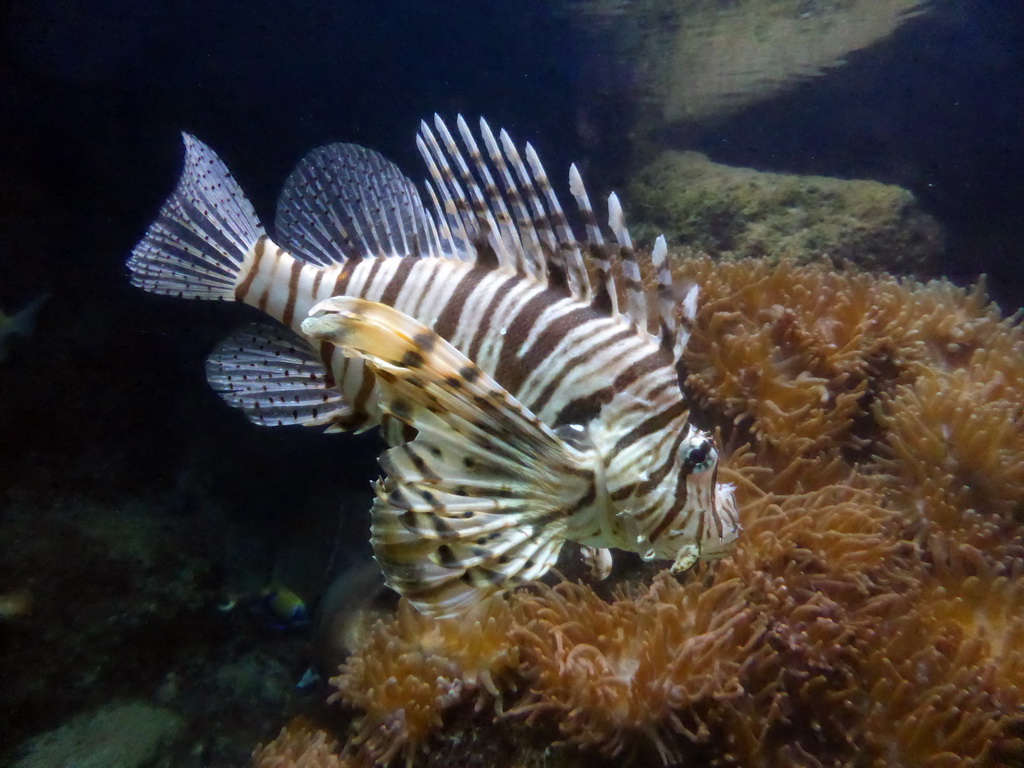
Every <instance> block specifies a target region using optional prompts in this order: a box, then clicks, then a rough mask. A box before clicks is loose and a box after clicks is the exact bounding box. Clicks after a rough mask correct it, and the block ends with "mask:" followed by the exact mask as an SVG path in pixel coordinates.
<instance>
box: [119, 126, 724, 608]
mask: <svg viewBox="0 0 1024 768" xmlns="http://www.w3.org/2000/svg"><path fill="white" fill-rule="evenodd" d="M457 130H458V133H459V135H460V137H461V139H462V146H461V147H460V145H459V144H458V143H457V142H456V141H455V139H454V137H453V136H452V134H451V133H450V132H449V130H448V128H447V127H446V126H445V124H444V123H443V122H442V121H441V120H440V119H439V118H435V121H434V127H433V129H432V128H431V127H430V126H428V125H427V124H426V123H424V124H422V126H421V132H420V135H419V137H418V139H417V144H418V146H419V149H420V152H421V154H422V155H423V158H424V160H425V161H426V163H427V167H428V169H429V172H430V176H431V182H428V183H427V185H426V188H427V192H428V195H429V199H430V201H431V203H432V212H428V210H427V209H426V208H425V207H424V205H423V203H422V202H421V199H420V197H419V195H418V193H417V191H416V188H415V187H414V185H413V184H412V183H411V182H410V181H409V180H408V179H407V178H406V177H405V176H404V175H402V173H401V172H400V171H399V170H398V168H397V167H396V166H395V165H393V164H392V163H390V162H389V161H387V160H385V159H384V158H383V157H382V156H381V155H379V154H377V153H376V152H373V151H371V150H368V149H364V148H362V147H358V146H355V145H350V144H332V145H328V146H326V147H321V148H319V149H317V150H314V151H313V152H311V153H310V154H309V155H307V156H306V158H304V159H303V161H302V162H301V163H300V165H299V167H298V168H297V169H296V170H295V171H294V172H293V173H292V175H291V176H290V177H289V179H288V181H287V183H286V186H285V189H284V192H283V193H282V195H281V198H280V201H279V203H278V212H277V220H276V227H275V232H276V237H277V239H278V241H279V243H280V244H278V242H274V241H272V240H271V239H270V238H269V237H268V236H267V234H266V232H265V231H264V229H263V227H262V225H261V224H260V223H259V220H258V219H257V218H256V215H255V213H254V211H253V208H252V206H251V205H250V204H249V202H248V201H247V200H246V198H245V197H244V195H243V194H242V192H241V190H240V189H239V187H238V185H237V184H236V183H235V181H234V180H233V179H232V178H231V176H230V175H229V173H228V171H227V169H226V168H225V166H224V164H223V163H222V162H221V161H220V159H219V158H218V157H217V156H216V155H215V154H214V153H213V152H212V151H211V150H210V149H209V148H208V147H206V146H205V145H203V144H202V143H200V142H199V141H198V140H196V139H195V138H193V137H191V136H188V135H186V136H185V146H186V163H185V170H184V172H183V174H182V177H181V180H180V181H179V184H178V187H177V189H176V190H175V192H174V194H173V195H172V196H171V197H170V199H169V200H168V201H167V202H166V204H165V205H164V207H163V209H162V210H161V213H160V216H159V218H158V219H157V221H156V222H155V223H154V224H153V225H152V226H151V227H150V229H149V231H148V232H147V233H146V236H145V237H144V238H143V240H142V242H141V243H140V244H139V245H138V246H137V247H136V248H135V251H134V252H133V254H132V256H131V258H130V259H129V261H128V267H129V269H130V270H131V272H132V281H133V283H134V284H136V285H139V286H141V287H142V288H145V289H146V290H149V291H153V292H156V293H165V294H172V295H177V296H185V297H194V298H211V299H233V300H237V301H242V302H244V303H247V304H251V305H253V306H255V307H257V308H259V309H260V310H262V311H263V312H265V313H266V314H268V315H270V316H271V317H272V318H274V319H275V320H277V321H278V322H279V324H280V325H276V326H270V325H269V324H268V325H265V326H255V327H249V328H246V329H244V330H242V331H240V332H238V333H236V334H235V335H234V336H232V337H230V338H229V339H227V340H226V341H225V342H223V343H222V344H221V345H220V346H219V347H218V349H217V350H216V351H215V352H214V354H213V355H212V356H211V358H210V360H209V363H208V366H207V374H208V378H209V380H210V382H211V383H212V385H213V386H214V387H215V388H216V389H217V390H218V391H219V392H220V393H221V394H222V396H223V397H224V398H225V399H226V400H227V401H228V402H229V403H231V404H232V405H235V406H237V407H240V408H242V409H243V410H244V411H245V413H246V414H247V415H248V417H249V418H250V419H251V420H252V421H254V422H256V423H258V424H264V425H277V424H309V425H324V426H326V427H327V428H328V429H329V430H363V429H368V428H371V427H374V426H381V427H382V430H383V434H384V436H385V439H386V440H387V442H388V444H389V445H390V446H391V448H390V449H389V450H387V451H386V452H385V453H384V454H383V455H382V457H381V459H380V462H381V466H382V468H383V470H384V472H385V478H384V479H383V480H381V481H378V483H377V484H376V494H377V499H376V501H375V503H374V508H373V530H372V541H373V546H374V551H375V554H376V557H377V559H378V560H379V562H380V564H381V567H382V568H383V570H384V574H385V577H386V579H387V582H388V584H389V585H390V586H391V587H393V588H394V589H395V590H397V591H398V592H400V593H401V594H403V595H406V596H407V597H408V598H409V599H410V600H411V601H412V602H413V604H414V605H416V606H417V607H418V608H419V609H420V610H422V611H424V612H426V613H429V614H432V615H435V616H448V615H452V614H455V613H458V612H460V611H463V610H465V609H466V608H468V607H469V606H471V605H472V604H474V603H475V602H477V601H478V600H480V599H481V598H482V597H484V596H486V595H487V594H490V593H493V592H495V591H498V590H501V589H505V588H508V587H510V586H514V585H515V584H518V583H522V582H524V581H528V580H530V579H534V578H537V577H539V576H541V575H542V574H544V573H545V572H546V571H547V570H548V569H549V568H550V567H551V566H552V565H553V564H554V562H555V560H556V559H557V557H558V554H559V551H560V550H561V547H562V545H563V543H564V542H565V541H566V540H573V541H576V542H579V543H580V544H582V545H584V547H586V548H588V549H587V550H586V551H587V552H588V554H589V556H591V557H593V558H594V559H595V562H601V563H604V564H606V563H607V548H609V547H616V548H621V549H627V550H632V551H636V552H639V553H641V554H642V555H643V556H644V557H645V558H655V557H659V558H669V559H672V560H673V561H674V562H673V568H674V569H675V570H682V569H685V568H688V567H690V566H691V565H693V564H694V563H695V562H696V561H697V560H699V559H708V558H714V557H719V556H722V555H724V554H726V553H727V552H728V551H729V550H730V549H731V547H732V545H733V543H734V541H735V538H736V536H737V534H738V530H739V527H738V522H737V512H736V508H735V504H734V501H733V496H732V487H731V486H728V485H724V484H719V483H718V482H717V463H718V454H717V451H716V448H715V445H714V442H713V440H712V438H711V436H710V435H708V434H707V433H705V432H703V431H701V430H699V429H697V428H696V427H695V426H694V425H693V424H691V423H690V420H689V409H688V408H687V405H686V401H685V398H684V396H683V393H682V391H681V388H680V378H679V372H678V369H679V359H680V356H681V354H682V351H683V349H684V347H685V345H686V341H687V338H688V336H689V331H688V328H689V325H690V323H691V321H692V319H693V317H694V315H695V312H696V302H697V290H696V288H691V289H690V290H689V291H688V292H687V293H686V296H685V298H683V300H682V301H681V302H680V301H679V300H677V297H676V294H675V291H674V288H673V285H672V278H671V273H670V271H669V269H668V267H667V265H666V263H665V251H666V246H665V241H664V239H663V238H659V239H658V241H657V244H656V246H655V249H654V252H653V254H652V257H651V261H652V266H653V269H654V271H655V272H656V273H657V277H658V295H657V297H656V298H655V300H653V301H651V302H648V297H647V295H646V292H645V290H644V288H643V285H642V282H641V274H642V273H641V266H640V264H639V262H638V258H637V255H636V253H635V251H634V250H633V247H632V243H631V241H630V238H629V234H628V232H627V230H626V228H625V226H624V224H623V220H622V212H621V207H620V206H619V203H618V200H617V198H616V197H615V195H612V196H610V198H609V229H610V232H611V234H612V236H613V238H614V239H613V240H612V239H609V240H606V239H605V236H604V235H603V234H602V228H601V227H600V226H599V225H598V223H597V219H596V216H595V214H594V212H593V209H592V207H591V204H590V201H589V199H588V197H587V193H586V191H585V189H584V187H583V183H582V181H581V179H580V177H579V174H578V172H577V171H576V168H575V166H574V167H573V168H572V169H571V170H570V189H571V192H572V194H573V197H574V198H575V201H576V204H577V207H578V208H579V212H580V214H581V217H582V219H583V221H584V225H585V230H586V237H585V238H578V237H577V236H576V235H575V234H574V233H573V231H572V229H571V227H570V225H569V224H568V221H567V218H566V216H565V214H564V213H563V209H562V207H561V205H560V203H559V201H558V199H557V197H556V196H555V193H554V192H553V190H552V188H551V185H550V183H549V181H548V178H547V175H546V173H545V172H544V169H543V167H542V166H541V164H540V161H539V159H538V158H537V156H536V154H535V153H534V151H533V149H532V148H531V147H530V146H529V145H527V146H526V148H525V151H524V153H523V154H525V161H524V158H523V155H521V154H520V152H519V150H518V149H517V148H516V146H515V145H514V144H513V143H512V142H511V140H510V139H509V138H508V135H507V134H506V133H505V132H504V131H502V132H501V133H500V134H499V135H498V136H497V137H495V135H494V134H493V133H492V132H491V130H490V129H489V128H488V126H487V123H486V122H484V121H481V124H480V139H481V140H482V143H483V149H482V150H481V147H480V144H479V143H478V140H477V137H476V136H474V134H473V133H472V132H471V131H470V129H469V128H468V126H467V125H466V123H465V122H464V121H463V120H462V119H461V118H459V120H458V123H457ZM592 273H593V275H594V276H596V277H593V276H592ZM680 310H681V311H680ZM282 326H283V327H282ZM652 329H653V331H652Z"/></svg>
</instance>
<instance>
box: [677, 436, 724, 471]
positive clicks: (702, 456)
mask: <svg viewBox="0 0 1024 768" xmlns="http://www.w3.org/2000/svg"><path fill="white" fill-rule="evenodd" d="M717 459H718V452H717V451H716V450H715V447H714V446H713V445H711V443H709V442H707V441H704V442H702V443H700V444H699V445H695V446H693V447H692V448H690V449H689V450H687V451H686V453H685V455H684V456H683V464H684V466H685V467H686V468H687V469H688V470H689V471H690V472H693V473H696V472H707V471H708V470H709V469H711V467H712V465H713V464H714V463H715V461H716V460H717Z"/></svg>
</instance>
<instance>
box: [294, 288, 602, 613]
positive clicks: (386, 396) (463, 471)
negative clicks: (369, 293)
mask: <svg viewBox="0 0 1024 768" xmlns="http://www.w3.org/2000/svg"><path fill="white" fill-rule="evenodd" d="M302 330H303V332H304V333H305V334H307V335H308V336H309V337H311V338H314V339H320V340H326V341H329V342H331V343H333V344H336V345H337V346H338V347H339V348H341V349H342V351H343V352H344V353H345V354H346V355H350V356H353V357H358V358H361V359H363V360H364V361H365V362H366V364H367V367H368V368H369V369H370V370H371V371H372V372H373V373H374V375H375V376H376V377H377V379H378V381H379V383H380V390H381V392H382V394H381V398H382V402H381V407H382V409H383V411H384V412H385V413H386V414H387V415H389V416H391V417H393V418H395V419H397V420H399V421H401V422H402V423H404V424H406V425H408V426H410V427H412V428H414V429H415V430H416V437H415V438H414V439H413V440H411V441H410V442H407V443H404V444H402V445H398V446H396V447H394V448H391V449H390V450H388V451H386V452H385V453H384V454H383V455H382V457H381V466H382V467H383V469H384V470H385V472H386V474H387V477H386V479H384V480H383V481H381V482H379V483H378V484H377V500H376V502H375V504H374V509H373V537H372V540H373V546H374V551H375V553H376V556H377V559H378V561H379V562H380V564H381V567H382V568H383V570H384V573H385V576H386V578H387V581H388V584H389V585H390V586H391V587H392V588H393V589H395V590H396V591H398V592H400V593H401V594H403V595H405V596H406V597H408V598H409V599H410V601H412V603H413V604H414V605H416V607H417V608H418V609H419V610H421V611H423V612H424V613H427V614H430V615H434V616H439V617H443V616H451V615H455V614H457V613H460V612H462V611H463V610H465V609H466V608H467V607H469V606H470V605H472V604H473V603H475V602H477V601H479V600H481V599H483V598H484V597H486V596H487V595H489V594H492V593H494V592H496V591H499V590H502V589H506V588H509V587H511V586H514V585H516V584H519V583H522V582H524V581H529V580H531V579H535V578H538V577H539V576H541V575H542V574H544V573H545V572H546V571H547V570H548V569H549V568H550V567H551V566H552V565H553V564H554V562H555V560H556V559H557V557H558V553H559V551H560V549H561V547H562V544H563V542H564V540H565V533H566V529H567V527H568V523H569V519H570V517H571V516H572V515H574V514H575V513H577V512H578V511H580V510H582V509H585V508H587V507H588V506H591V505H594V504H596V503H600V500H601V498H602V494H603V493H604V489H603V488H598V487H597V480H596V476H597V475H596V474H595V466H596V462H597V461H599V457H598V456H597V454H596V451H593V450H589V451H588V450H585V449H580V448H578V447H575V446H572V445H570V444H568V443H567V442H564V441H563V440H561V439H560V438H559V437H558V436H557V435H556V434H555V433H554V432H553V431H552V430H551V429H550V428H549V427H548V426H547V425H545V424H544V423H543V422H541V421H540V420H539V419H538V418H537V417H536V416H535V415H534V414H533V413H531V412H530V411H529V410H528V409H527V408H526V407H525V406H523V405H522V404H521V403H520V402H519V401H518V400H516V399H515V398H514V397H513V396H512V395H510V394H509V393H508V392H506V391H505V390H504V389H503V388H502V387H501V386H499V385H498V384H497V383H496V382H495V381H494V380H493V379H491V378H490V376H488V375H487V374H486V373H484V372H483V371H482V370H481V369H480V368H479V367H477V366H476V365H475V364H474V363H473V362H471V361H470V360H469V359H468V358H466V357H465V356H464V355H463V354H462V353H461V352H459V351H458V350H457V349H455V347H453V346H452V345H451V344H449V343H448V342H447V341H445V340H444V339H443V338H441V337H440V336H438V335H437V334H436V333H434V332H433V331H431V330H430V329H429V328H427V327H426V326H424V325H422V324H421V323H419V322H417V321H416V320H414V319H413V318H411V317H409V316H408V315H406V314H404V313H402V312H400V311H398V310H396V309H394V308H392V307H389V306H386V305H384V304H379V303H376V302H371V301H365V300H362V299H356V298H350V297H336V298H332V299H328V300H327V301H324V302H321V303H320V304H318V305H317V306H315V307H314V308H313V310H312V311H311V312H310V317H309V318H307V319H306V320H305V321H304V322H303V324H302Z"/></svg>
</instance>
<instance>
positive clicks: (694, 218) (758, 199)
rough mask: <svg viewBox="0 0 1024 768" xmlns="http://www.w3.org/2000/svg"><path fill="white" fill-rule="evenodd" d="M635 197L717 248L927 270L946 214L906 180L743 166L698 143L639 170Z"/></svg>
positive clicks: (658, 225) (674, 232) (652, 214)
mask: <svg viewBox="0 0 1024 768" xmlns="http://www.w3.org/2000/svg"><path fill="white" fill-rule="evenodd" d="M627 199H628V200H630V201H631V203H632V210H631V212H630V213H631V215H632V216H633V217H634V218H635V219H637V220H640V221H643V222H645V223H647V224H649V225H651V228H652V230H653V229H657V231H658V232H664V233H665V235H666V237H668V238H669V241H670V243H671V242H674V243H677V244H682V245H687V246H691V247H693V248H695V249H698V250H701V251H704V252H706V253H708V254H710V255H711V256H716V257H717V256H726V257H744V256H768V257H772V258H782V257H787V258H792V259H794V260H795V261H797V262H798V263H802V264H803V263H809V262H813V261H819V260H831V261H840V260H849V261H851V262H853V263H855V264H857V265H858V266H860V267H863V268H865V269H868V270H875V269H884V270H888V271H891V272H896V273H908V272H917V273H922V272H924V273H928V272H932V271H934V264H935V260H936V258H937V257H938V255H939V254H940V253H941V251H942V247H943V232H942V228H941V227H940V225H939V224H938V222H937V221H935V219H933V218H932V217H931V216H929V215H928V214H927V213H925V212H924V211H923V210H922V209H921V207H920V206H919V204H918V202H917V200H916V199H915V198H914V196H913V194H911V193H910V192H909V191H907V190H905V189H903V188H902V187H898V186H895V185H892V184H882V183H879V182H877V181H867V180H846V179H835V178H829V177H825V176H796V175H787V174H781V173H767V172H762V171H758V170H755V169H752V168H734V167H731V166H727V165H721V164H719V163H715V162H712V161H711V160H710V159H708V158H707V157H706V156H705V155H702V154H700V153H698V152H675V151H669V152H665V153H663V154H662V155H661V156H660V157H658V158H657V159H656V160H655V161H654V162H652V163H651V164H649V165H647V166H646V167H645V168H643V169H641V170H640V172H639V173H638V174H637V175H636V177H635V178H634V180H633V183H632V184H631V185H630V187H629V191H628V195H627Z"/></svg>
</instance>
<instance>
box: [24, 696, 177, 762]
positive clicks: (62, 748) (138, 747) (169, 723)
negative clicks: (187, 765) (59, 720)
mask: <svg viewBox="0 0 1024 768" xmlns="http://www.w3.org/2000/svg"><path fill="white" fill-rule="evenodd" d="M182 728H183V723H182V720H181V718H180V717H178V715H176V714H175V713H174V712H171V711H170V710H168V709H161V708H159V707H153V706H150V705H149V704H145V703H143V702H129V703H127V704H112V705H108V706H106V707H103V708H101V709H98V710H96V711H94V712H90V713H86V714H84V715H79V716H78V717H75V718H74V719H72V720H70V721H69V722H67V723H65V724H64V725H62V726H60V727H59V728H56V729H54V730H52V731H49V732H47V733H43V734H40V735H39V736H35V737H33V738H31V739H29V740H28V741H27V742H26V743H25V745H24V746H23V747H22V751H23V756H22V757H21V759H19V760H18V761H17V762H16V763H14V767H13V768H151V767H154V766H159V765H163V764H165V763H164V761H163V760H162V758H163V757H164V756H165V755H167V754H168V753H169V752H170V748H171V746H172V745H173V744H174V742H175V740H176V739H177V737H178V736H179V734H180V733H181V731H182Z"/></svg>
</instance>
